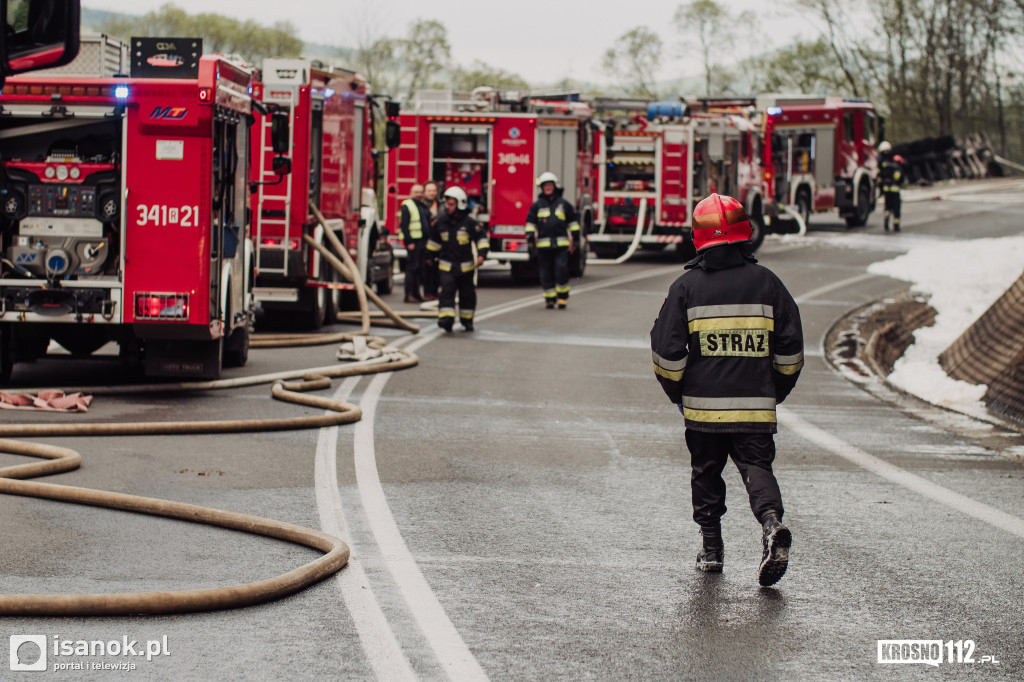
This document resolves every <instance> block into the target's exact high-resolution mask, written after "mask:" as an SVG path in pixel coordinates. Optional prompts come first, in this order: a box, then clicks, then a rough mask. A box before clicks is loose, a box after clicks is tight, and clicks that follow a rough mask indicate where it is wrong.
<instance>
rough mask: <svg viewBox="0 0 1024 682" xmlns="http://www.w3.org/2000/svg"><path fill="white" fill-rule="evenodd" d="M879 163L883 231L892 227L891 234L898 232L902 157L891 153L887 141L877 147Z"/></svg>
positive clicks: (890, 146)
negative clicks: (882, 199)
mask: <svg viewBox="0 0 1024 682" xmlns="http://www.w3.org/2000/svg"><path fill="white" fill-rule="evenodd" d="M878 152H879V156H880V157H881V158H880V162H879V165H878V179H879V183H880V184H881V185H882V195H883V196H884V197H885V218H884V224H885V231H886V232H888V231H889V225H890V224H891V225H892V230H893V232H899V231H900V208H901V206H902V203H903V199H902V197H901V196H900V189H901V187H902V186H903V157H902V156H899V155H898V154H897V155H894V154H893V153H892V145H891V144H889V142H888V140H885V141H883V142H882V143H881V144H879V145H878Z"/></svg>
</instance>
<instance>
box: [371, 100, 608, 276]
mask: <svg viewBox="0 0 1024 682" xmlns="http://www.w3.org/2000/svg"><path fill="white" fill-rule="evenodd" d="M438 95H440V96H438ZM572 99H573V96H571V95H569V96H566V95H564V94H559V95H551V96H549V97H545V96H544V95H543V94H537V93H534V94H531V95H528V96H522V97H520V96H519V95H518V94H515V93H501V92H498V91H496V90H494V89H492V88H477V89H476V90H474V91H473V93H472V94H470V95H464V94H463V95H454V96H453V95H452V93H450V92H447V91H444V92H421V93H420V94H419V96H418V98H417V100H416V101H415V102H414V103H413V104H412V106H411V107H405V110H404V113H402V115H401V116H400V117H399V118H398V121H399V124H400V125H401V144H400V145H399V147H398V149H397V150H396V151H395V152H394V153H392V154H389V155H388V163H387V175H386V181H385V185H386V187H387V200H386V205H385V216H386V218H387V221H388V228H389V231H390V233H391V235H392V244H393V245H395V246H396V252H397V253H398V255H399V256H402V257H404V255H405V254H404V249H402V245H401V234H400V229H399V221H400V218H401V213H400V211H401V204H402V201H404V200H405V199H407V198H408V196H409V191H410V189H411V188H412V186H413V185H414V184H417V183H419V184H422V183H423V182H425V181H427V180H430V179H433V180H436V181H438V182H441V183H443V185H444V186H453V185H457V186H459V187H462V188H463V189H465V190H466V194H468V195H469V199H470V203H471V205H472V206H473V211H474V214H475V217H476V219H477V220H478V221H479V222H480V223H481V224H482V225H484V226H485V227H487V229H488V230H489V232H490V241H491V248H490V254H489V256H488V257H489V258H491V259H494V260H497V261H499V262H508V263H510V264H511V267H512V276H513V278H515V279H522V278H524V277H527V276H528V275H529V273H530V272H531V271H533V270H534V268H535V265H536V264H535V263H533V262H532V261H531V258H530V254H529V252H528V248H527V241H526V227H525V226H526V214H527V213H528V212H529V210H530V205H531V204H533V202H534V200H535V199H536V196H537V193H538V189H537V187H536V179H537V177H539V176H540V174H541V173H543V172H545V171H551V172H553V173H554V174H555V175H557V176H558V178H559V180H560V181H561V183H562V188H563V196H564V197H565V198H566V199H567V200H568V201H569V202H570V203H572V204H573V205H574V206H576V208H577V212H578V214H579V220H580V226H581V228H582V234H583V238H582V247H581V248H580V249H577V250H576V252H575V253H574V254H573V256H572V257H571V258H570V263H569V270H570V273H571V274H572V275H573V276H574V277H579V276H581V275H582V274H583V271H584V269H585V268H586V258H587V250H588V249H587V235H588V234H589V233H590V232H591V231H592V230H593V226H594V224H595V215H594V189H593V173H592V168H593V145H594V134H593V130H594V128H593V126H592V124H591V122H590V117H591V110H590V107H589V106H587V105H585V104H582V103H580V102H576V101H571V100H572ZM399 249H401V250H400V251H399Z"/></svg>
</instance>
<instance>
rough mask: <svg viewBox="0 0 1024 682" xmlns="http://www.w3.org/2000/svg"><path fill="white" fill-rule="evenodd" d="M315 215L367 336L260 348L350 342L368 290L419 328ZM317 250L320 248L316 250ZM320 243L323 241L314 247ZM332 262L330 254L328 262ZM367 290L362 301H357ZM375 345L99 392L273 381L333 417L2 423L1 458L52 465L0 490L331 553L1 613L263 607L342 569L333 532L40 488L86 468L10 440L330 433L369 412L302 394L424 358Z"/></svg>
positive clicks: (373, 340) (61, 452) (21, 597)
mask: <svg viewBox="0 0 1024 682" xmlns="http://www.w3.org/2000/svg"><path fill="white" fill-rule="evenodd" d="M313 210H314V212H315V214H316V216H317V219H318V220H319V221H320V222H321V225H323V226H324V228H325V232H326V234H327V235H328V239H329V240H331V241H332V244H333V246H334V247H335V249H337V250H338V252H339V253H340V254H341V255H342V259H343V260H344V261H347V262H342V261H341V260H339V259H338V258H337V257H335V256H334V254H332V253H330V252H329V251H326V249H324V248H323V247H320V246H317V248H318V250H320V252H321V253H322V254H323V255H324V256H325V257H327V260H328V262H330V263H331V265H332V267H334V268H335V269H336V270H337V271H338V272H339V273H340V274H341V275H342V276H344V277H345V278H346V279H349V280H350V281H352V282H353V283H354V284H355V286H356V291H357V296H358V298H359V301H360V308H361V316H362V320H363V326H362V330H361V331H360V332H359V333H358V334H331V335H325V334H319V335H308V336H293V335H275V336H274V337H271V338H268V339H265V340H264V341H263V342H257V343H254V344H253V346H254V347H278V346H285V345H312V344H323V343H334V342H337V341H345V340H351V339H353V337H355V336H358V335H365V334H367V333H368V332H369V326H370V314H369V311H368V309H367V296H366V294H368V293H370V294H371V296H370V298H372V299H373V300H374V303H376V304H377V305H378V306H380V307H381V310H382V311H384V313H385V314H386V315H387V316H388V318H389V319H390V320H391V322H392V324H395V325H396V326H402V328H405V329H408V330H410V331H418V330H419V328H418V327H416V325H412V324H410V323H408V322H405V320H402V319H401V316H399V315H397V314H396V313H394V312H393V311H391V309H390V308H388V307H387V306H386V305H385V304H384V303H383V301H380V299H379V298H378V297H376V296H375V295H373V294H372V293H371V292H369V291H368V290H366V289H365V287H363V286H362V282H361V278H359V277H358V276H355V275H356V273H357V272H358V270H357V268H356V266H355V264H354V263H353V262H352V260H351V257H349V256H348V254H347V252H346V251H345V249H344V248H343V247H342V246H341V243H340V241H339V240H338V239H337V238H336V237H335V236H334V234H333V232H332V231H331V230H329V229H327V226H326V221H325V220H324V219H323V216H322V215H321V214H320V212H319V211H318V210H317V209H316V208H315V207H313ZM314 245H315V244H314ZM315 246H316V245H315ZM328 256H329V257H328ZM359 292H362V295H359ZM367 342H368V345H369V346H370V347H372V348H374V349H375V350H379V351H381V355H380V356H379V357H377V358H373V359H370V360H366V361H361V362H355V363H349V364H345V365H337V366H329V367H320V368H315V369H314V370H302V371H295V372H283V373H277V374H270V375H261V376H256V377H240V378H237V379H226V380H219V381H196V382H182V383H177V384H150V385H145V386H124V387H103V388H101V389H100V390H93V392H94V393H105V394H114V393H149V392H156V391H182V390H210V389H222V388H234V387H238V386H248V385H254V384H259V383H268V382H271V381H272V382H273V384H272V388H271V393H272V395H273V397H274V398H275V399H277V400H283V401H286V402H291V403H296V404H301V405H305V406H309V407H315V408H318V409H322V410H327V411H329V412H328V413H327V414H321V415H314V416H304V417H286V418H273V419H260V420H227V421H210V422H131V423H106V424H9V425H3V426H0V436H3V437H0V452H4V453H9V454H15V455H26V456H29V457H38V458H41V459H44V460H46V461H43V462H32V463H28V464H18V465H13V466H8V467H3V468H0V493H4V494H9V495H19V496H23V497H34V498H39V499H47V500H54V501H59V502H71V503H75V504H84V505H90V506H95V507H103V508H107V509H116V510H122V511H131V512H136V513H141V514H150V515H154V516H162V517H166V518H172V519H179V520H183V521H190V522H193V523H203V524H208V525H213V526H218V527H221V528H226V529H229V530H239V531H243V532H247V533H252V534H255V535H261V536H265V537H270V538H274V539H278V540H284V541H287V542H292V543H295V544H298V545H303V546H305V547H309V548H312V549H316V550H318V551H321V552H324V555H323V556H321V557H320V558H318V559H316V560H314V561H311V562H309V563H307V564H304V565H303V566H300V567H299V568H296V569H294V570H292V571H289V572H288V573H285V574H283V575H279V576H276V577H273V578H269V579H267V580H261V581H258V582H254V583H247V584H243V585H234V586H230V587H220V588H211V589H200V590H183V591H172V592H135V593H112V594H0V616H22V617H24V616H36V617H40V616H60V617H67V616H116V615H128V614H171V613H188V612H195V611H211V610H217V609H227V608H237V607H241V606H249V605H255V604H261V603H264V602H268V601H273V600H275V599H280V598H282V597H286V596H288V595H290V594H294V593H295V592H298V591H300V590H303V589H305V588H306V587H308V586H310V585H312V584H314V583H316V582H318V581H320V580H322V579H324V578H326V577H328V576H330V575H333V574H334V573H337V572H338V571H339V570H341V568H342V567H344V566H345V564H346V563H348V559H349V548H348V546H347V545H346V544H345V543H344V542H343V541H342V540H340V539H339V538H336V537H333V536H331V535H328V534H326V533H323V532H320V531H317V530H313V529H311V528H305V527H303V526H298V525H295V524H291V523H285V522H281V521H275V520H272V519H266V518H262V517H258V516H252V515H249V514H241V513H236V512H228V511H223V510H219V509H212V508H209V507H201V506H197V505H191V504H183V503H179V502H171V501H168V500H159V499H154V498H148V497H140V496H137V495H127V494H123V493H114V492H109V491H102V490H93V489H88V488H79V487H75V486H67V485H57V484H52V483H39V482H35V481H29V480H23V479H29V478H35V477H38V476H46V475H51V474H57V473H63V472H67V471H73V470H74V469H77V468H78V467H79V466H80V465H81V462H82V457H81V455H80V454H79V453H78V452H75V451H74V450H70V449H68V448H61V447H57V446H53V445H45V444H40V443H27V442H24V441H16V440H10V438H9V437H10V436H22V437H24V436H69V435H76V436H83V435H85V436H89V435H94V436H100V435H102V436H112V435H155V434H186V433H188V434H210V433H238V432H251V431H273V430H286V429H306V428H322V427H326V426H334V425H338V424H348V423H352V422H355V421H358V420H359V419H360V418H361V417H362V411H361V410H360V409H359V407H358V406H356V405H353V404H351V403H347V402H342V401H336V400H331V399H329V398H323V397H318V396H310V395H302V392H304V391H310V390H317V389H323V388H327V387H329V386H330V385H331V380H330V378H331V377H344V376H355V375H360V374H370V373H378V372H390V371H395V370H398V369H404V368H407V367H412V366H414V365H416V364H417V363H418V362H419V359H418V358H417V357H416V355H415V354H413V353H410V352H408V351H404V350H400V349H395V348H386V347H385V346H384V343H385V342H384V340H383V339H381V338H379V337H367ZM298 376H302V378H301V380H299V381H292V382H285V381H284V379H288V378H295V377H298Z"/></svg>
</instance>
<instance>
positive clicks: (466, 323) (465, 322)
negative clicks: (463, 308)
mask: <svg viewBox="0 0 1024 682" xmlns="http://www.w3.org/2000/svg"><path fill="white" fill-rule="evenodd" d="M459 324H461V325H462V328H463V329H465V330H466V331H467V332H471V331H473V317H472V315H470V316H468V317H467V316H465V315H460V316H459Z"/></svg>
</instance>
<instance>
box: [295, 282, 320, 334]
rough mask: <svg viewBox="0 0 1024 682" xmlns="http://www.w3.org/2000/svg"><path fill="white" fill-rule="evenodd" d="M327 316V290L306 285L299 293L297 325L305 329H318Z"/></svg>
mask: <svg viewBox="0 0 1024 682" xmlns="http://www.w3.org/2000/svg"><path fill="white" fill-rule="evenodd" d="M326 317H327V290H326V289H324V288H322V287H306V288H305V289H303V290H302V292H301V293H300V295H299V312H298V318H299V319H298V323H299V326H301V327H303V328H305V329H320V328H321V327H323V326H324V320H325V318H326Z"/></svg>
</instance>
